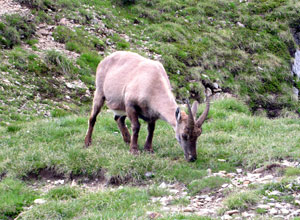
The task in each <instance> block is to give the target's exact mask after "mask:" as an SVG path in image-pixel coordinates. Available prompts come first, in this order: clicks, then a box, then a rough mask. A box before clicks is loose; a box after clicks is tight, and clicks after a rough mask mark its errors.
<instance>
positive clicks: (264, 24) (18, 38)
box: [0, 0, 300, 125]
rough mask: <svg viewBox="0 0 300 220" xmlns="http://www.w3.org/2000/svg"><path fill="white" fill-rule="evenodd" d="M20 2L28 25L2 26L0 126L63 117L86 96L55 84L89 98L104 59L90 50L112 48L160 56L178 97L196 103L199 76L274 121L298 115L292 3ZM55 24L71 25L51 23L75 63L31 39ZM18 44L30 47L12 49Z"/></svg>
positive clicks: (9, 22) (8, 22) (22, 21)
mask: <svg viewBox="0 0 300 220" xmlns="http://www.w3.org/2000/svg"><path fill="white" fill-rule="evenodd" d="M19 2H23V3H29V4H30V6H31V7H32V13H33V14H34V15H35V18H34V19H33V20H32V19H31V18H27V17H20V16H19V15H13V16H8V17H5V16H4V18H3V19H2V21H1V22H0V44H1V47H4V48H5V50H1V52H0V59H1V60H2V62H1V64H0V70H1V72H2V73H3V75H2V76H1V75H0V77H1V79H2V78H3V79H6V80H9V82H7V81H4V80H3V79H2V80H1V81H0V90H1V94H0V98H1V100H2V101H1V103H0V104H1V105H0V110H1V111H0V116H1V121H0V124H1V125H6V124H7V122H9V121H24V120H30V119H31V118H32V114H31V112H34V115H39V116H41V115H44V114H48V115H49V114H52V115H57V114H60V113H62V114H63V112H64V110H66V109H68V108H66V107H65V104H67V105H70V103H72V102H73V103H75V104H76V105H79V104H81V103H83V102H85V101H89V100H90V99H89V98H88V97H87V96H84V94H85V91H84V90H82V89H80V88H76V89H70V88H68V87H67V86H66V84H65V83H64V82H63V81H62V80H61V77H62V76H63V77H65V79H66V80H67V81H72V80H78V79H80V80H81V81H83V82H84V83H85V84H86V86H87V87H88V88H89V89H90V91H91V92H92V91H93V90H94V72H95V68H96V65H97V63H98V62H99V61H100V60H101V59H102V58H103V57H102V56H101V55H98V53H102V54H103V53H104V54H108V53H110V52H111V51H112V50H132V51H138V52H139V53H141V54H146V53H148V51H150V52H152V53H157V54H161V55H162V62H163V64H164V66H165V68H166V70H167V72H168V74H169V76H170V80H171V83H172V87H173V89H174V93H175V94H176V96H177V97H178V98H179V100H181V99H182V98H184V97H190V98H193V99H198V100H201V99H202V98H203V91H202V90H203V88H202V87H201V86H200V84H199V79H200V78H201V77H203V74H204V75H207V76H208V77H209V78H210V79H211V80H212V81H216V82H217V83H218V84H219V85H220V86H221V87H222V88H223V89H224V90H225V91H229V92H232V93H235V94H237V95H238V96H240V97H241V98H242V99H243V100H244V101H246V103H247V104H248V105H249V106H250V108H251V110H257V109H260V108H264V109H267V110H268V114H269V116H276V115H278V114H279V112H278V111H277V110H278V109H285V110H284V111H283V112H285V111H287V110H297V109H298V108H299V102H297V100H294V99H293V98H292V80H293V79H292V77H291V74H290V63H291V55H293V53H294V51H295V48H296V45H295V42H294V40H293V37H292V34H291V32H290V29H289V27H294V26H295V25H296V24H297V21H298V20H299V14H300V13H298V12H299V7H300V6H299V2H297V1H295V0H286V1H283V0H271V1H261V0H256V1H251V2H250V3H245V2H240V1H236V0H232V1H222V0H218V1H200V2H197V1H179V0H178V1H159V0H156V1H146V0H142V1H137V2H136V3H135V4H132V5H122V4H121V5H120V4H118V3H120V2H122V1H121V0H118V1H117V0H116V1H112V2H111V1H108V0H105V1H85V0H76V1H70V0H60V1H53V2H51V3H50V2H48V1H44V0H36V1H26V0H24V1H21V0H19ZM112 5H115V6H114V7H113V6H112ZM47 8H48V9H49V8H50V9H51V10H47ZM62 18H67V19H68V20H70V21H73V22H74V23H76V24H78V25H79V27H77V28H71V29H73V31H71V30H70V29H69V28H67V27H64V26H59V27H56V26H55V30H54V32H53V38H54V39H55V40H56V41H57V42H60V43H63V44H65V46H66V49H68V50H71V51H75V52H77V53H79V55H80V57H79V58H77V59H75V60H72V59H70V58H69V57H64V56H63V55H60V54H57V53H56V54H55V53H51V52H47V51H43V50H42V51H41V50H38V49H37V48H36V46H35V44H36V43H37V42H38V39H32V38H35V36H34V33H35V32H36V26H38V25H39V24H41V23H45V22H46V23H48V24H49V25H58V24H59V21H60V20H61V19H62ZM102 23H103V24H104V25H105V28H106V29H105V28H104V29H103V26H102ZM243 25H244V26H243ZM106 30H108V31H106ZM123 34H127V35H128V36H129V39H130V40H129V42H127V41H126V40H125V38H124V35H123ZM83 39H87V40H83ZM20 43H22V44H24V43H25V44H26V45H27V46H28V47H31V49H32V50H31V51H27V50H22V49H20V48H18V45H19V44H20ZM41 54H42V55H41ZM57 60H58V62H57ZM4 73H5V74H4ZM66 94H67V95H68V96H69V97H70V100H68V99H66ZM39 97H41V99H39ZM24 103H25V105H24ZM35 103H41V105H40V106H38V107H37V106H36V105H35ZM7 106H10V107H7ZM21 107H22V108H21ZM71 107H74V106H72V105H71ZM20 108H21V109H20ZM17 111H19V112H17ZM57 111H58V112H57ZM52 112H53V113H52Z"/></svg>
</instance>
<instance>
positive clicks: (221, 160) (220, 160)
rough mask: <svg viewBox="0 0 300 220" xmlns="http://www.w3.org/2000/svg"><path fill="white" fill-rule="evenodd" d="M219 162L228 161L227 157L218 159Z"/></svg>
mask: <svg viewBox="0 0 300 220" xmlns="http://www.w3.org/2000/svg"><path fill="white" fill-rule="evenodd" d="M218 161H219V162H226V160H225V159H218Z"/></svg>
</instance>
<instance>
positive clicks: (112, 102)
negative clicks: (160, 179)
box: [85, 52, 209, 162]
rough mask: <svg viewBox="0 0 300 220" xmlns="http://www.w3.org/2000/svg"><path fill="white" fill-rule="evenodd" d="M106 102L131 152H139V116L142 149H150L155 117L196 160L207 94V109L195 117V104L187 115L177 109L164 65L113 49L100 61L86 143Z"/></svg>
mask: <svg viewBox="0 0 300 220" xmlns="http://www.w3.org/2000/svg"><path fill="white" fill-rule="evenodd" d="M104 101H106V104H107V106H108V107H109V108H110V109H111V110H112V111H113V112H114V114H115V120H116V122H117V124H118V127H119V129H120V131H121V133H122V136H123V139H124V141H125V142H126V143H128V144H129V143H130V152H131V153H133V154H137V153H138V144H137V143H138V134H139V130H140V123H139V118H142V119H143V120H145V121H146V122H147V123H148V137H147V140H146V143H145V145H144V149H145V150H146V151H149V152H153V149H152V138H153V132H154V128H155V122H156V120H157V119H162V120H165V121H167V122H168V123H169V124H170V125H171V126H172V127H173V129H174V130H175V133H176V138H177V140H178V142H179V144H180V145H181V147H182V148H183V151H184V155H185V158H186V160H187V161H190V162H192V161H195V160H196V159H197V152H196V142H197V138H198V137H199V136H200V135H201V132H202V129H201V126H202V124H203V122H204V121H205V119H206V117H207V115H208V111H209V97H208V96H207V95H206V108H205V110H204V111H203V113H202V115H201V116H200V117H199V118H198V120H196V119H195V117H196V112H197V108H198V103H197V102H194V103H193V106H192V108H191V107H190V105H189V104H188V111H189V114H188V115H187V114H186V113H185V112H184V111H180V109H179V107H178V106H177V104H176V101H175V98H174V96H173V94H172V92H171V85H170V81H169V79H168V76H167V74H166V71H165V70H164V68H163V66H162V65H161V64H160V63H159V62H157V61H152V60H149V59H146V58H144V57H142V56H140V55H138V54H136V53H132V52H115V53H113V54H111V55H110V56H108V57H106V58H105V59H104V60H103V61H101V62H100V64H99V65H98V68H97V74H96V91H95V94H94V100H93V109H92V112H91V116H90V119H89V128H88V131H87V134H86V137H85V146H86V147H88V146H89V145H90V144H91V137H92V132H93V128H94V125H95V122H96V117H97V115H98V113H99V112H100V109H101V107H102V106H103V104H104ZM126 116H128V117H129V120H130V121H131V124H132V133H133V134H132V137H131V136H130V134H129V132H128V129H127V127H126V125H125V118H126Z"/></svg>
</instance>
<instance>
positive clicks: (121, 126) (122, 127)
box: [115, 115, 131, 144]
mask: <svg viewBox="0 0 300 220" xmlns="http://www.w3.org/2000/svg"><path fill="white" fill-rule="evenodd" d="M125 119H126V116H118V115H116V116H115V121H116V122H117V124H118V127H119V129H120V131H121V134H122V137H123V140H124V142H125V143H126V144H130V139H131V137H130V133H129V131H128V129H127V127H126V125H125Z"/></svg>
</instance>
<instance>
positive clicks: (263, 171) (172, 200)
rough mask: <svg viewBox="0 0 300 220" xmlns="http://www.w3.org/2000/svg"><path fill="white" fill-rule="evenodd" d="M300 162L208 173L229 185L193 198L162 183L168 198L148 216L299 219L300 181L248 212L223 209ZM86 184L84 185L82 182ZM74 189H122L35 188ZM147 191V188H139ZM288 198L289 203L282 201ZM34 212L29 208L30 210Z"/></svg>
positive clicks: (41, 185)
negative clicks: (231, 198)
mask: <svg viewBox="0 0 300 220" xmlns="http://www.w3.org/2000/svg"><path fill="white" fill-rule="evenodd" d="M299 166H300V163H298V162H289V161H287V160H284V161H282V162H281V163H276V164H271V165H269V166H266V167H262V168H259V169H256V170H254V171H253V172H247V171H244V170H242V169H237V170H236V172H232V173H227V172H226V171H219V172H218V173H212V172H211V170H210V169H208V170H207V172H208V173H209V175H208V176H207V177H205V178H209V177H212V176H220V177H223V178H228V179H229V182H228V183H225V184H223V185H222V186H221V187H220V188H219V189H216V190H211V191H207V192H204V193H198V194H196V195H191V194H190V193H189V192H188V189H187V188H186V186H185V185H184V184H182V183H166V182H162V183H161V184H160V185H159V186H158V188H160V189H162V190H165V191H166V192H168V193H167V194H168V195H164V196H158V197H152V198H151V202H152V203H156V204H160V210H159V211H157V212H147V216H148V217H149V218H150V219H156V218H159V217H162V216H163V214H164V213H165V214H171V215H172V214H179V213H180V214H185V215H190V214H194V215H199V216H210V217H212V218H221V219H222V220H227V219H293V218H294V217H297V216H300V209H299V205H300V191H299V189H298V190H297V189H295V188H294V186H297V187H299V184H300V177H298V178H296V179H295V180H294V182H293V183H291V184H288V185H286V186H284V187H286V188H289V189H290V190H287V191H284V192H281V191H279V190H277V189H273V190H266V192H265V195H264V196H262V197H261V199H260V201H258V202H257V203H256V204H254V205H250V206H249V207H247V208H245V209H232V210H228V209H224V201H225V200H226V197H227V196H228V194H229V193H232V192H237V193H241V192H246V191H248V190H249V189H250V190H251V189H253V188H255V186H263V185H264V184H270V183H272V184H274V183H280V181H281V180H282V178H283V177H282V176H281V175H280V170H282V169H283V168H287V167H299ZM83 182H84V181H83ZM63 185H67V186H71V187H79V188H81V189H83V190H88V191H93V192H97V191H104V190H117V189H121V188H123V186H119V187H111V186H107V185H106V184H105V183H104V182H103V181H100V180H94V181H86V182H85V183H82V180H80V181H79V180H73V181H66V180H64V179H59V178H51V177H48V179H47V177H44V178H43V179H42V181H41V182H39V181H37V182H34V183H33V184H32V188H33V189H34V190H41V191H43V192H45V193H46V192H48V191H49V190H50V189H52V188H55V187H57V186H63ZM140 187H142V188H144V187H145V186H140ZM282 197H289V198H290V199H289V201H287V200H282V199H279V198H282ZM176 201H184V202H176ZM45 202H47V201H46V200H44V199H36V200H35V201H34V203H35V205H37V204H42V203H45ZM30 208H32V206H31V207H28V208H27V210H28V209H30Z"/></svg>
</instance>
